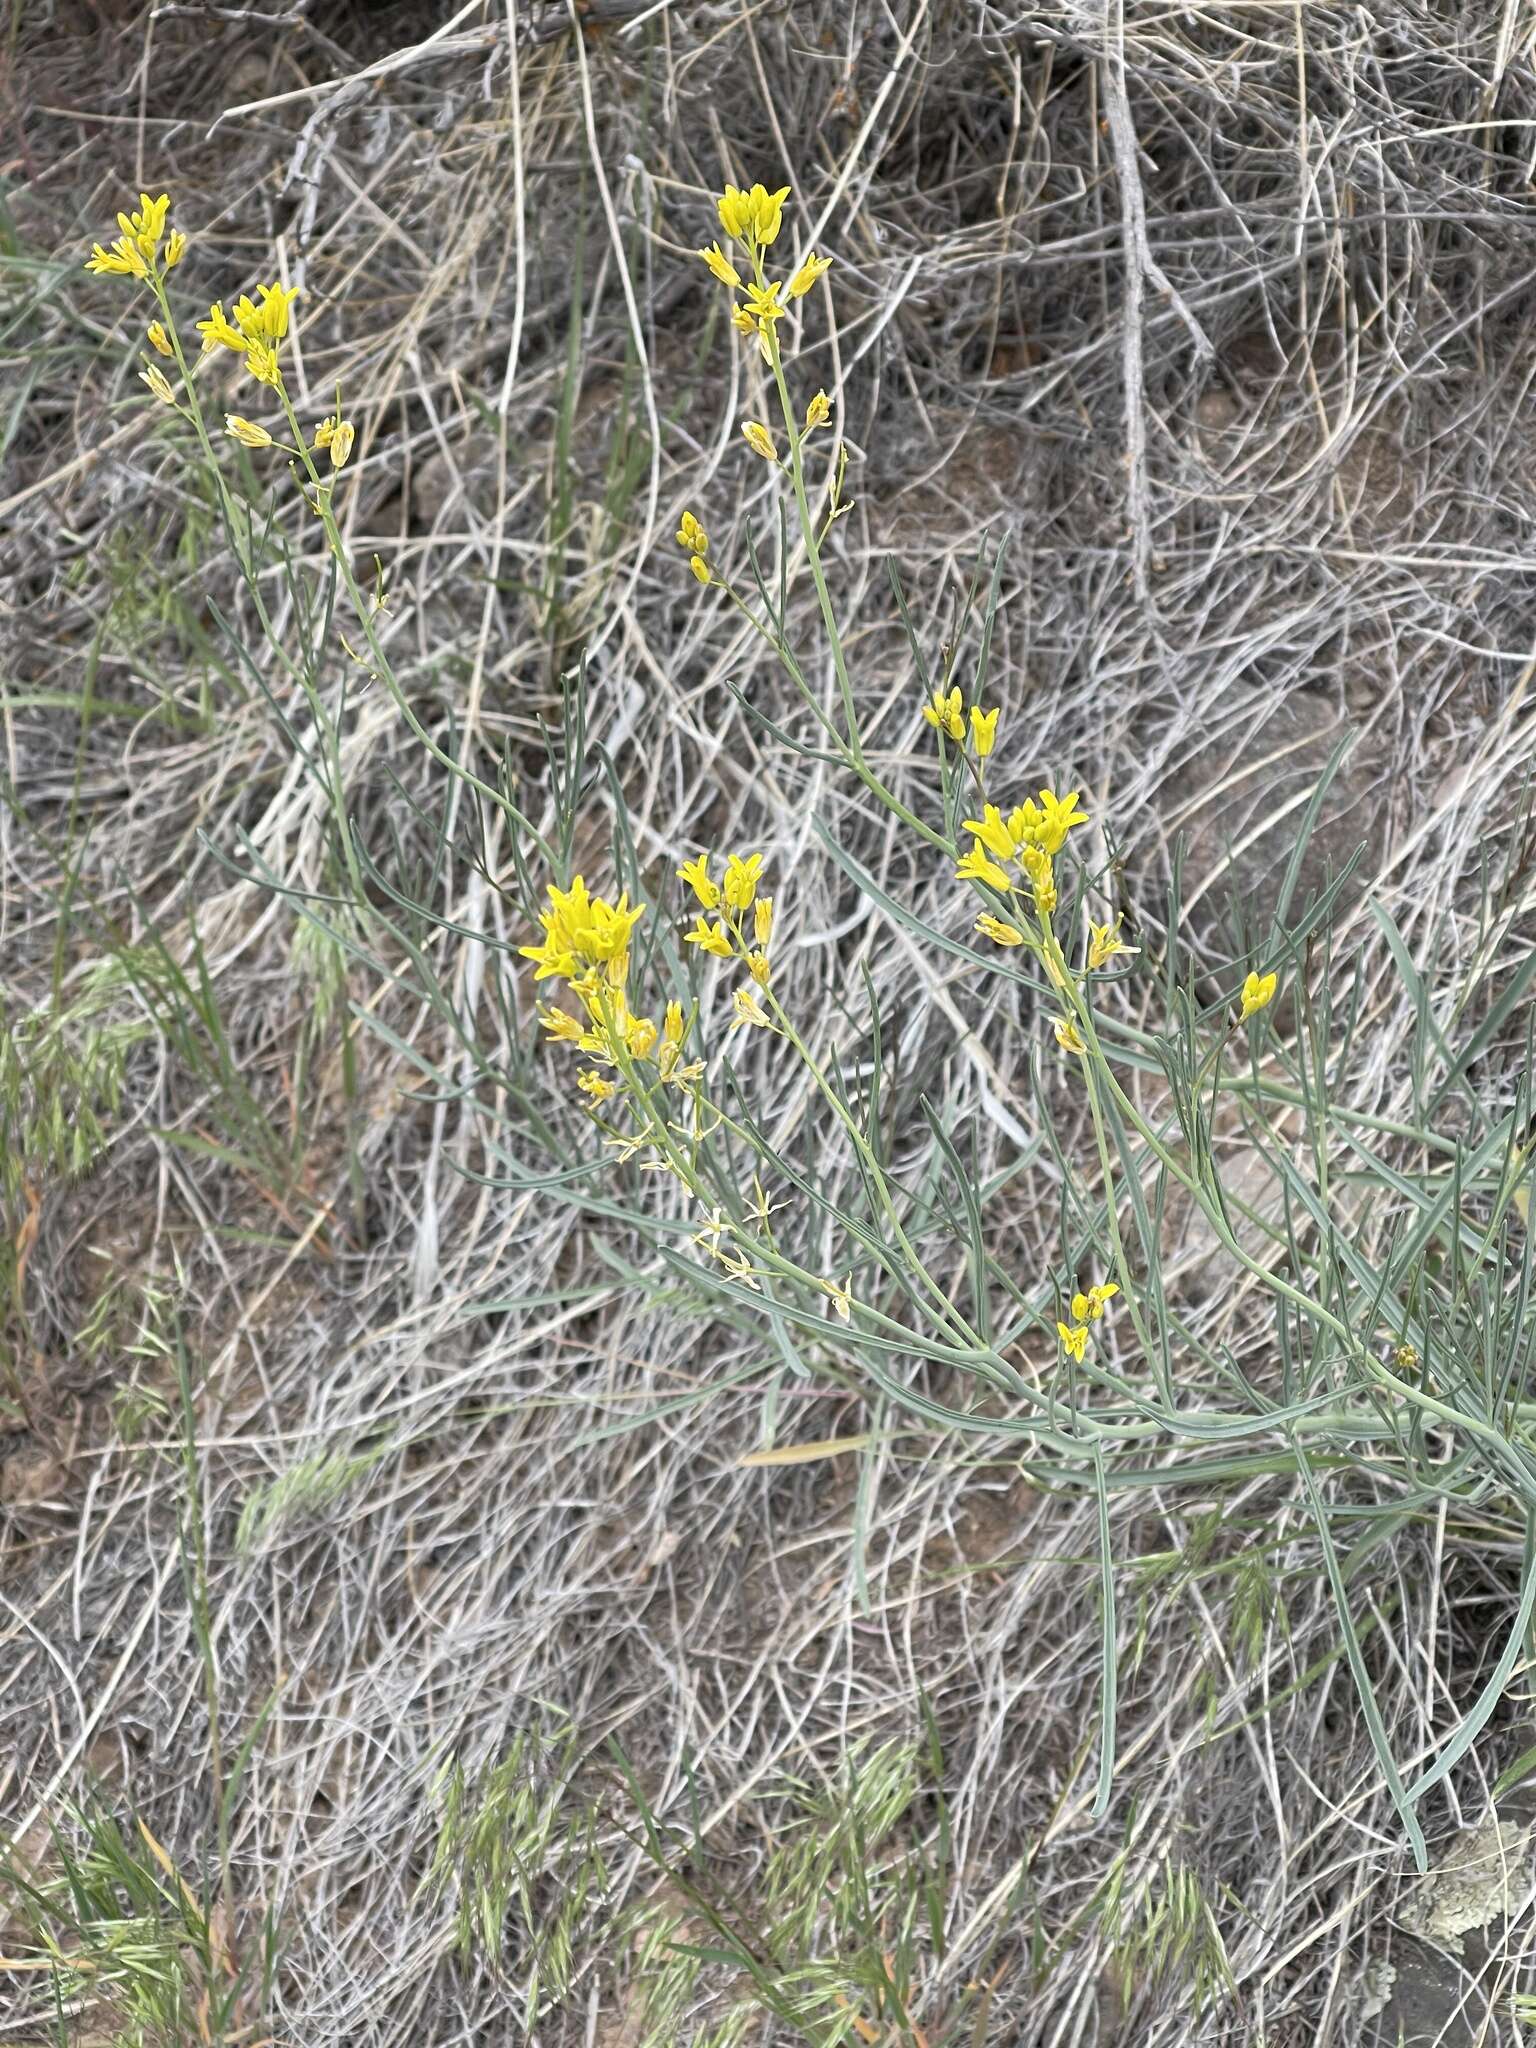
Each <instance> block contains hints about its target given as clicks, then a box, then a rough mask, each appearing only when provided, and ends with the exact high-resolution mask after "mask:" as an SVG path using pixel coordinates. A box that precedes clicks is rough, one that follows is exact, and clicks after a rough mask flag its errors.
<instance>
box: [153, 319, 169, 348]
mask: <svg viewBox="0 0 1536 2048" xmlns="http://www.w3.org/2000/svg"><path fill="white" fill-rule="evenodd" d="M149 345H150V347H151V348H152V349H153V350H154V351H155V354H156V355H159V356H168V355H170V354H171V353H172V349H171V337H170V336H169V335H168V334H167V333H166V331H165V329H164V328H163V327H162V326H161V325H160V322H159V321H158V320H151V321H150V323H149Z"/></svg>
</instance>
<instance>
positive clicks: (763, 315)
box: [747, 277, 785, 331]
mask: <svg viewBox="0 0 1536 2048" xmlns="http://www.w3.org/2000/svg"><path fill="white" fill-rule="evenodd" d="M782 289H783V287H782V285H781V284H780V283H779V280H778V279H777V278H776V277H771V278H769V279H768V281H767V282H766V283H765V284H749V285H748V286H747V311H748V312H749V313H750V314H751V316H752V318H753V319H754V320H755V321H756V322H757V324H758V328H759V331H761V329H762V327H763V326H764V325H765V324H767V325H769V326H771V325H772V324H773V322H774V321H775V320H782V319H783V318H784V313H785V308H784V307H783V306H781V305H780V304H779V293H780V291H781V290H782Z"/></svg>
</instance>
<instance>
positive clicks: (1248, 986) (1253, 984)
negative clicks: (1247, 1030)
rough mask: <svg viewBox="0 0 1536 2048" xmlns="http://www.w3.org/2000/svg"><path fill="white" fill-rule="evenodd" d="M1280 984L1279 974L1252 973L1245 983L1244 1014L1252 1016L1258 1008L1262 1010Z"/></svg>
mask: <svg viewBox="0 0 1536 2048" xmlns="http://www.w3.org/2000/svg"><path fill="white" fill-rule="evenodd" d="M1278 984H1279V976H1278V975H1274V974H1250V975H1249V976H1248V979H1247V980H1246V981H1245V982H1244V983H1243V1015H1244V1016H1245V1017H1251V1016H1252V1015H1253V1014H1254V1012H1255V1011H1256V1010H1262V1009H1263V1008H1264V1006H1265V1004H1266V1003H1268V1002H1269V1001H1270V999H1271V997H1272V996H1273V995H1274V993H1275V989H1276V987H1277V986H1278Z"/></svg>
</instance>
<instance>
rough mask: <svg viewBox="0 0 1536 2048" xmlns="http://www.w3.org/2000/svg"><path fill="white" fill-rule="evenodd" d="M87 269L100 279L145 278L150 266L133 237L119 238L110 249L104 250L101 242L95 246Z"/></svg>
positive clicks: (86, 264) (88, 260)
mask: <svg viewBox="0 0 1536 2048" xmlns="http://www.w3.org/2000/svg"><path fill="white" fill-rule="evenodd" d="M85 267H86V269H87V270H90V271H94V272H95V274H96V275H97V276H98V277H138V278H144V277H148V275H149V265H148V264H147V263H146V262H145V261H144V256H143V252H142V251H141V250H140V248H139V245H138V243H137V242H136V241H135V240H134V239H133V237H132V236H131V235H121V236H119V238H118V239H117V241H115V242H114V243H113V244H112V246H111V248H110V249H103V247H102V246H101V244H100V242H97V243H95V244H93V246H92V249H91V253H90V255H89V256H88V257H87V258H86V263H85Z"/></svg>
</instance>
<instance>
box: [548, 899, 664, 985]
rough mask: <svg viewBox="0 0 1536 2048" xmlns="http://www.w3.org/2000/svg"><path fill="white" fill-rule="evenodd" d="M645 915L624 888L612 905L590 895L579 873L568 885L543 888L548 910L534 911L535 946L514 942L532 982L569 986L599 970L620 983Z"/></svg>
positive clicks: (587, 978) (640, 904) (614, 981)
mask: <svg viewBox="0 0 1536 2048" xmlns="http://www.w3.org/2000/svg"><path fill="white" fill-rule="evenodd" d="M644 915H645V905H644V904H643V903H637V904H636V905H635V906H634V908H633V909H631V908H630V902H629V892H628V890H625V891H624V892H623V894H621V895H620V897H619V900H618V902H617V903H608V902H606V901H605V900H604V899H603V898H602V897H601V896H593V895H592V894H591V893H590V892H589V891H588V888H587V885H586V883H585V882H584V881H583V880H582V878H581V876H580V875H577V876H576V877H575V878H574V879H573V880H572V882H571V886H570V888H569V889H557V888H556V887H555V885H554V884H553V883H551V884H550V887H549V908H548V910H546V911H542V912H541V913H540V915H539V923H540V925H541V926H542V927H543V930H544V937H543V940H542V941H541V943H540V944H539V945H537V946H520V947H519V948H518V951H519V953H520V954H521V955H522V957H523V958H524V959H525V960H532V961H533V962H534V963H535V964H534V976H533V978H534V980H535V981H543V980H545V979H546V978H547V977H549V976H551V975H553V976H558V978H559V979H560V980H562V981H568V982H571V983H572V984H573V985H576V984H579V983H582V982H586V981H591V980H592V979H593V978H594V977H595V976H596V974H597V972H598V970H601V972H602V975H603V976H605V977H606V979H607V980H608V981H609V983H610V984H611V985H612V986H613V987H615V988H619V987H622V985H623V982H624V978H625V975H626V973H627V972H628V968H629V941H630V935H631V933H632V932H633V931H634V928H635V926H636V925H637V924H638V923H639V922H640V920H641V918H642V917H644Z"/></svg>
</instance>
